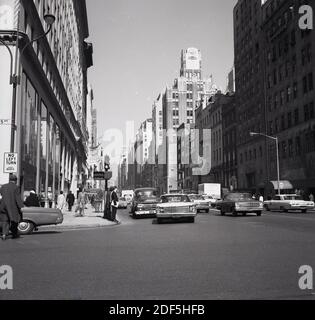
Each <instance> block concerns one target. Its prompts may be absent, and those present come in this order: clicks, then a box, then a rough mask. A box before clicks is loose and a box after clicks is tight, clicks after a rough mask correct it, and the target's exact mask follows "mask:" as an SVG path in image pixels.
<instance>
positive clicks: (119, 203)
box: [118, 197, 128, 209]
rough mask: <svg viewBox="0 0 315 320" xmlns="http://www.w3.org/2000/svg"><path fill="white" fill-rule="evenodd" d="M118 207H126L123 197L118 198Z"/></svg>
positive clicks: (126, 203)
mask: <svg viewBox="0 0 315 320" xmlns="http://www.w3.org/2000/svg"><path fill="white" fill-rule="evenodd" d="M118 208H119V209H127V208H128V202H127V200H126V199H125V198H124V197H121V198H119V200H118Z"/></svg>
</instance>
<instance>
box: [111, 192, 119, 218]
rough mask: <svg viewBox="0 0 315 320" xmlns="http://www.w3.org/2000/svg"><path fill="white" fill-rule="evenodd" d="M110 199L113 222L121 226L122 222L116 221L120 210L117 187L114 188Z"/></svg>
mask: <svg viewBox="0 0 315 320" xmlns="http://www.w3.org/2000/svg"><path fill="white" fill-rule="evenodd" d="M110 198H111V207H112V214H111V220H112V221H114V222H116V223H118V224H119V223H120V222H119V221H118V220H117V219H116V213H117V208H118V196H117V187H114V190H113V191H112V193H111V195H110Z"/></svg>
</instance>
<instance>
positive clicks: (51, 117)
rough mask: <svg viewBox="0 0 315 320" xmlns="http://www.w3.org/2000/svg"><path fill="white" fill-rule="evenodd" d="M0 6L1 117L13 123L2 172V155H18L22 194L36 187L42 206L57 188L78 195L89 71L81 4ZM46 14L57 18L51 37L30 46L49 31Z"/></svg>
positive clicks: (68, 0) (4, 177)
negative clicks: (14, 96) (3, 7)
mask: <svg viewBox="0 0 315 320" xmlns="http://www.w3.org/2000/svg"><path fill="white" fill-rule="evenodd" d="M0 6H1V7H2V6H5V9H6V10H5V11H4V12H5V13H4V14H3V15H1V16H0V29H1V30H0V40H1V41H0V57H1V58H0V64H1V65H0V69H1V73H0V87H1V95H0V105H1V108H0V119H9V123H15V124H16V130H15V127H14V126H12V128H13V129H12V133H13V134H14V135H12V137H14V138H13V139H11V141H10V139H2V140H1V142H0V150H1V154H0V167H1V168H3V158H4V156H3V153H4V152H9V151H14V152H16V153H17V155H18V158H17V160H18V161H17V162H18V168H17V170H16V173H17V175H18V178H19V185H20V186H21V189H22V192H26V193H27V192H29V191H30V190H32V189H35V190H36V192H37V193H38V194H40V195H41V196H42V197H43V198H44V199H45V200H46V205H47V204H48V200H52V199H55V198H56V196H57V194H58V193H59V192H60V191H61V190H63V191H65V192H67V191H68V190H69V189H72V191H74V192H76V190H77V187H78V185H80V184H84V183H85V181H86V172H87V164H86V160H87V153H88V132H87V126H86V120H87V71H88V68H89V67H91V66H92V64H93V61H92V51H93V49H92V44H90V43H88V42H86V40H85V39H86V38H87V37H88V36H89V29H88V20H87V12H86V3H85V1H84V0H82V1H75V0H60V1H53V0H46V1H40V0H34V1H15V0H5V1H1V3H0ZM1 7H0V8H1ZM46 14H53V15H54V16H55V17H56V20H55V23H54V24H53V25H52V29H51V32H50V33H49V34H48V35H47V37H43V38H41V40H40V41H33V42H30V41H31V40H33V39H36V38H37V37H39V36H40V35H43V34H44V32H45V30H46V29H47V26H46V23H45V20H44V16H45V15H46ZM5 45H6V46H7V47H6V46H5ZM7 49H9V50H10V51H11V52H12V55H13V65H12V68H13V72H14V73H15V74H17V75H18V76H19V75H20V77H18V78H15V77H13V78H12V79H11V80H12V81H11V82H13V83H17V84H16V86H17V99H16V104H15V105H12V103H11V102H12V95H13V94H14V86H15V85H12V86H11V82H10V81H9V80H10V66H11V60H10V54H9V52H8V50H7ZM15 61H16V64H15ZM19 71H20V72H19ZM16 80H18V81H16ZM12 110H13V111H14V110H15V111H16V114H15V116H16V117H15V119H11V113H12ZM0 134H1V136H6V137H10V134H11V127H10V126H2V125H0ZM10 143H11V146H10ZM10 149H11V150H10ZM14 171H15V170H14ZM7 181H8V174H6V173H2V170H1V173H0V184H3V183H6V182H7Z"/></svg>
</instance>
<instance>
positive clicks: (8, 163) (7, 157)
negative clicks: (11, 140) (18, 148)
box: [3, 152, 18, 173]
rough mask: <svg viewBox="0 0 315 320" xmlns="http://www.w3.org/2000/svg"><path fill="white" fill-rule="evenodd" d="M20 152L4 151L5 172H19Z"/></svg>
mask: <svg viewBox="0 0 315 320" xmlns="http://www.w3.org/2000/svg"><path fill="white" fill-rule="evenodd" d="M17 163H18V154H17V153H9V152H6V153H4V159H3V172H4V173H17Z"/></svg>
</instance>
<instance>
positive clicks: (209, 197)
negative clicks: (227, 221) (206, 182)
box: [203, 195, 213, 200]
mask: <svg viewBox="0 0 315 320" xmlns="http://www.w3.org/2000/svg"><path fill="white" fill-rule="evenodd" d="M203 197H204V198H205V199H206V200H208V199H213V197H211V196H207V195H205V196H203Z"/></svg>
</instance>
